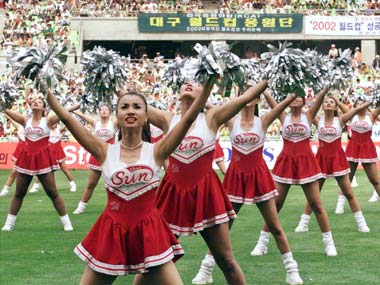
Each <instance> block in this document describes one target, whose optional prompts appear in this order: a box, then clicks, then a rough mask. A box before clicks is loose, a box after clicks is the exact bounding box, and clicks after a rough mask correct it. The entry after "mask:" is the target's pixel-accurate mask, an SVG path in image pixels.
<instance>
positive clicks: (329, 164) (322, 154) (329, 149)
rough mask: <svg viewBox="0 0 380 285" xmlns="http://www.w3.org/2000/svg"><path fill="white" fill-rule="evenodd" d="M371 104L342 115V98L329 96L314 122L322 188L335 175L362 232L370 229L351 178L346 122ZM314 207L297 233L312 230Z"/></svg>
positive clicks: (308, 211)
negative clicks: (344, 137)
mask: <svg viewBox="0 0 380 285" xmlns="http://www.w3.org/2000/svg"><path fill="white" fill-rule="evenodd" d="M370 104H371V103H370V102H368V103H365V104H361V105H359V106H357V107H356V108H354V109H352V110H351V111H348V112H347V113H344V114H343V115H342V116H338V110H337V109H338V107H339V106H340V104H339V101H338V100H336V98H334V97H332V96H329V97H327V98H325V100H324V102H323V111H324V115H323V116H321V117H316V119H315V120H314V124H315V126H316V127H317V131H318V139H319V147H318V152H317V154H316V159H317V161H318V164H319V166H320V168H321V170H322V174H323V176H324V177H323V178H322V179H320V180H319V189H320V191H322V188H323V185H324V183H325V180H326V178H332V177H334V178H335V180H336V182H337V183H338V185H339V187H340V189H341V191H342V192H343V194H344V197H346V198H347V200H348V201H349V203H350V207H351V210H352V212H353V213H354V217H355V220H356V223H357V226H358V231H359V232H364V233H367V232H369V228H368V226H367V223H366V221H365V219H364V216H363V213H362V211H361V209H360V204H359V201H358V199H357V198H356V197H355V195H354V193H353V191H352V187H351V182H350V178H349V173H350V168H349V165H348V162H347V158H346V155H345V153H344V151H343V148H342V143H341V137H342V129H343V127H344V125H345V124H346V123H347V121H348V120H350V119H351V118H352V117H353V116H354V115H355V114H357V113H358V112H360V111H361V110H363V109H365V108H367V107H368V106H369V105H370ZM310 215H311V208H310V206H309V204H308V203H306V205H305V209H304V212H303V214H302V215H301V220H300V222H299V224H298V226H297V227H296V229H295V232H307V231H308V230H309V221H310Z"/></svg>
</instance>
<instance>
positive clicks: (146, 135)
mask: <svg viewBox="0 0 380 285" xmlns="http://www.w3.org/2000/svg"><path fill="white" fill-rule="evenodd" d="M126 95H133V96H137V97H140V98H141V99H142V100H143V101H144V104H145V111H146V112H148V102H147V101H146V99H145V97H144V95H142V94H140V93H137V92H136V91H135V90H128V91H127V92H125V93H123V94H121V95H120V96H119V98H118V99H117V103H116V115H117V110H118V108H117V106H119V101H120V98H122V97H124V96H126ZM141 137H142V140H143V141H144V142H152V135H151V133H150V123H149V120H147V121H146V122H145V123H144V125H143V128H142V133H141ZM118 140H119V141H120V140H121V130H120V128H119V135H118Z"/></svg>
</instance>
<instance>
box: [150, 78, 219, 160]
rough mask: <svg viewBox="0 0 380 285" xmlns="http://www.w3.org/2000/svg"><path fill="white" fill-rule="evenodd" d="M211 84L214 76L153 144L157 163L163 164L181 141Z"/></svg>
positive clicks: (199, 109) (206, 97)
mask: <svg viewBox="0 0 380 285" xmlns="http://www.w3.org/2000/svg"><path fill="white" fill-rule="evenodd" d="M213 85H214V78H213V77H211V78H210V79H209V81H208V82H207V83H206V85H205V86H204V88H203V91H202V93H201V94H200V95H199V96H197V97H196V99H195V100H194V102H193V103H192V104H191V106H190V108H189V109H188V110H187V111H186V112H185V113H184V114H182V116H181V119H180V120H179V122H178V123H177V124H176V125H175V126H174V128H173V129H172V130H171V131H170V132H169V133H168V134H167V135H166V136H164V137H163V138H162V139H160V140H159V141H158V142H157V143H156V144H155V145H154V160H155V162H156V164H157V165H159V166H161V165H163V164H164V162H165V160H166V159H167V158H168V157H169V155H170V154H171V153H172V152H173V151H174V150H175V149H176V148H177V146H178V145H179V144H180V143H181V142H182V140H183V138H184V137H185V136H186V133H187V131H188V130H189V128H190V127H191V125H192V124H193V122H194V121H195V119H196V118H197V117H198V114H199V112H200V111H201V110H202V109H203V108H204V106H205V104H206V102H207V99H208V96H209V95H210V92H211V89H212V87H213Z"/></svg>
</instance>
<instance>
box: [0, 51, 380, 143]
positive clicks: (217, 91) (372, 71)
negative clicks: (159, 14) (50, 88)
mask: <svg viewBox="0 0 380 285" xmlns="http://www.w3.org/2000/svg"><path fill="white" fill-rule="evenodd" d="M336 48H337V47H336V46H335V45H334V44H333V45H332V46H331V49H332V50H334V49H336ZM337 50H338V53H339V49H337ZM358 52H360V49H359V48H357V49H356V50H355V52H354V53H353V54H352V58H353V67H354V70H355V76H354V80H353V81H352V83H351V86H350V87H349V88H347V89H345V90H335V91H333V92H335V93H336V96H338V97H340V99H341V100H342V102H343V103H344V104H346V105H347V107H349V108H350V107H351V105H352V98H353V96H358V95H360V94H368V93H369V92H370V89H371V87H373V86H374V85H375V84H380V56H379V55H377V56H376V57H375V58H374V60H373V63H372V64H366V63H364V62H362V61H360V57H359V56H358ZM337 55H338V54H337ZM337 55H335V53H334V52H331V51H330V52H329V56H331V57H332V56H337ZM245 57H257V53H255V52H253V51H252V50H251V49H247V51H246V53H245ZM180 59H181V57H180V56H177V57H176V59H173V60H180ZM125 65H126V68H128V77H129V82H130V86H129V87H130V88H134V89H136V90H137V91H138V92H139V93H142V94H144V95H145V96H146V97H147V98H151V99H153V100H156V101H159V102H160V104H161V106H164V107H165V108H166V109H168V110H170V111H172V112H175V111H176V110H177V108H178V104H179V102H178V98H177V94H176V93H175V92H173V90H172V89H171V88H170V87H167V86H165V85H164V84H163V83H162V82H161V77H162V71H163V69H164V68H165V66H166V63H164V61H163V57H162V56H161V55H160V52H157V54H156V56H155V57H154V58H151V59H150V58H148V56H147V55H146V54H143V55H142V57H141V58H140V59H139V60H138V62H136V63H131V62H130V61H129V59H128V58H126V59H125ZM64 76H65V78H66V79H65V80H63V81H61V82H60V84H59V86H58V87H57V91H58V92H60V93H62V94H67V95H68V96H69V97H77V98H78V99H79V98H81V96H82V95H84V94H85V85H84V81H85V76H86V74H85V73H84V72H82V71H74V70H73V69H70V70H65V71H64ZM10 77H12V69H11V67H10V66H9V65H6V68H5V72H3V73H0V81H3V80H7V79H8V78H10ZM236 93H237V88H232V92H231V96H232V97H233V96H235V95H236ZM305 94H306V98H305V99H306V104H305V111H306V110H307V108H308V107H310V106H311V104H312V103H313V100H314V96H315V94H314V91H313V89H312V88H307V89H306V90H305ZM37 95H38V91H37V90H36V89H35V88H33V87H32V82H31V81H30V80H23V81H21V82H20V83H19V98H20V99H19V101H18V102H16V103H15V104H14V105H13V107H12V108H13V110H15V111H17V112H20V113H23V114H28V113H29V112H30V110H29V108H28V100H30V98H33V97H35V96H37ZM210 100H211V103H212V104H221V103H223V101H224V100H228V99H227V98H223V89H222V88H219V87H217V86H215V88H214V89H213V90H212V96H211V99H210ZM268 110H269V105H268V104H267V103H266V102H264V101H263V102H262V103H261V106H260V112H261V113H265V112H266V111H268ZM94 115H96V114H94ZM0 123H1V124H0V137H14V136H15V129H14V128H13V127H12V126H11V125H10V123H9V122H7V120H6V118H5V117H3V116H2V115H0ZM280 128H281V126H280V122H279V121H275V122H274V123H273V125H272V126H271V127H270V128H269V129H268V136H269V137H272V138H279V135H280ZM223 133H224V132H223Z"/></svg>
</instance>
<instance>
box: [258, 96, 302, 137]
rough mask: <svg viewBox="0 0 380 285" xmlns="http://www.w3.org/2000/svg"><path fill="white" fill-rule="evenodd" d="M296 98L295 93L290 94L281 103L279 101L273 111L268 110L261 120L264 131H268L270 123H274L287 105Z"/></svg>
mask: <svg viewBox="0 0 380 285" xmlns="http://www.w3.org/2000/svg"><path fill="white" fill-rule="evenodd" d="M294 98H296V95H295V94H289V95H288V96H287V97H286V98H285V99H284V100H282V101H281V102H280V103H278V104H277V105H276V106H275V107H274V108H273V109H272V110H271V111H269V112H267V113H266V114H265V115H263V116H262V117H261V122H262V126H263V131H264V132H266V131H267V129H268V127H269V126H270V124H272V123H273V121H274V120H275V119H276V118H278V117H279V116H281V115H282V114H284V116H285V113H284V110H285V109H286V107H288V106H289V104H290V103H292V101H293V100H294Z"/></svg>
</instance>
